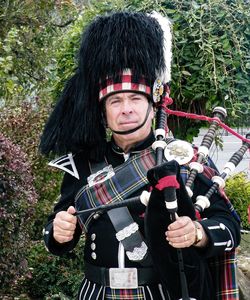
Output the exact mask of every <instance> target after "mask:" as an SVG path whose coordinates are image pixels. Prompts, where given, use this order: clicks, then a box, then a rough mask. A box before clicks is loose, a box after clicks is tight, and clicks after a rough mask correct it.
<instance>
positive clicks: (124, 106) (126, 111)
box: [122, 99, 133, 115]
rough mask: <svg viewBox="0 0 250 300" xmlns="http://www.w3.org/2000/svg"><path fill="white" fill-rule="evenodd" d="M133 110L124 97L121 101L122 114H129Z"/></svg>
mask: <svg viewBox="0 0 250 300" xmlns="http://www.w3.org/2000/svg"><path fill="white" fill-rule="evenodd" d="M132 112H133V108H132V105H131V101H129V99H124V101H123V102H122V114H124V115H129V114H131V113H132Z"/></svg>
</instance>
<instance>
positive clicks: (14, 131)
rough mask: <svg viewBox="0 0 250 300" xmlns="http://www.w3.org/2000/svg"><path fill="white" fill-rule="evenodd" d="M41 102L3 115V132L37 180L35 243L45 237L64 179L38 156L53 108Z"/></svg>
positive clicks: (9, 109) (0, 115)
mask: <svg viewBox="0 0 250 300" xmlns="http://www.w3.org/2000/svg"><path fill="white" fill-rule="evenodd" d="M40 102H41V101H40V99H39V98H36V99H35V101H34V102H33V103H28V102H23V103H22V104H21V105H20V106H16V107H11V106H9V107H5V108H4V109H2V112H1V114H0V123H1V127H2V131H3V132H4V134H5V136H8V138H10V139H11V140H12V141H15V144H18V145H19V146H20V148H21V149H22V150H23V151H24V152H25V153H26V154H27V159H28V160H29V162H30V164H31V168H32V173H33V174H34V177H35V178H34V182H33V183H34V186H35V188H36V191H37V193H38V203H37V205H36V207H35V210H36V213H35V218H34V220H33V226H32V229H31V232H30V234H31V238H32V239H35V240H38V239H40V238H41V237H42V229H43V225H44V224H45V222H46V219H47V215H48V214H49V212H50V211H51V207H52V206H53V203H54V201H55V200H56V198H57V197H58V194H59V185H60V180H61V178H62V172H58V171H57V170H52V169H50V168H48V165H47V164H48V159H47V158H44V157H42V156H41V155H40V154H39V153H38V145H39V137H40V134H41V132H42V128H43V126H44V122H45V120H46V118H47V115H48V112H49V111H50V105H46V104H44V103H40Z"/></svg>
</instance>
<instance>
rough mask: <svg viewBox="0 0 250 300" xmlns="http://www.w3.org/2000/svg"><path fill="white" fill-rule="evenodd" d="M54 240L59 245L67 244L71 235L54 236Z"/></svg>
mask: <svg viewBox="0 0 250 300" xmlns="http://www.w3.org/2000/svg"><path fill="white" fill-rule="evenodd" d="M54 239H55V240H56V241H57V242H58V243H60V244H62V243H67V242H70V241H71V240H72V239H73V235H70V236H65V235H60V234H54Z"/></svg>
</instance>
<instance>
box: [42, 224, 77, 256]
mask: <svg viewBox="0 0 250 300" xmlns="http://www.w3.org/2000/svg"><path fill="white" fill-rule="evenodd" d="M43 239H44V242H45V246H46V249H47V250H48V251H49V252H51V253H52V254H54V255H58V256H61V255H63V254H65V253H67V252H69V251H70V250H72V249H73V248H74V245H75V243H74V240H72V241H70V242H66V243H62V244H61V243H58V242H57V241H56V240H55V239H54V237H53V220H52V221H51V222H50V223H48V224H47V225H46V226H45V228H44V229H43Z"/></svg>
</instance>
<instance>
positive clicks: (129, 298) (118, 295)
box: [77, 278, 170, 300]
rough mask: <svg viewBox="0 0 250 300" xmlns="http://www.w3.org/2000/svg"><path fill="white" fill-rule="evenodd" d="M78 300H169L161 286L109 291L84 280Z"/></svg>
mask: <svg viewBox="0 0 250 300" xmlns="http://www.w3.org/2000/svg"><path fill="white" fill-rule="evenodd" d="M77 299H78V300H83V299H84V300H152V299H154V300H170V298H166V296H165V297H164V295H163V292H162V287H161V284H158V285H157V284H156V285H146V286H139V287H138V288H137V289H111V288H110V287H106V286H102V285H99V284H96V283H94V282H92V281H89V280H88V279H87V278H84V279H83V281H82V284H81V287H80V289H79V293H78V298H77Z"/></svg>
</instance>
